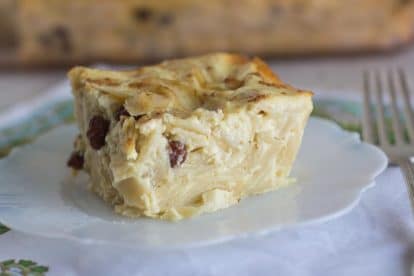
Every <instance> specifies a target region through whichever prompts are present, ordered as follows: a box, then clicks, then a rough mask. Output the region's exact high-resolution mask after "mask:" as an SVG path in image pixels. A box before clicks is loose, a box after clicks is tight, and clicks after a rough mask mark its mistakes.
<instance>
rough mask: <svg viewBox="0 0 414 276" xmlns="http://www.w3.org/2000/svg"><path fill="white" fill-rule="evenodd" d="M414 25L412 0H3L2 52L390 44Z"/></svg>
mask: <svg viewBox="0 0 414 276" xmlns="http://www.w3.org/2000/svg"><path fill="white" fill-rule="evenodd" d="M413 32H414V1H412V0H209V1H204V0H164V1H163V0H158V1H157V0H154V1H147V0H122V1H119V0H71V1H67V0H1V1H0V33H1V35H0V40H1V43H0V47H2V49H3V54H0V59H2V57H3V63H4V61H7V62H9V63H14V64H20V65H61V64H62V65H63V64H64V65H69V64H78V63H90V62H116V63H137V62H142V61H154V60H159V59H163V58H169V57H179V56H186V55H194V54H202V53H206V52H211V51H234V52H241V53H245V54H254V55H260V56H296V55H304V54H324V53H344V52H359V51H370V50H385V49H391V48H393V47H396V46H399V45H402V44H404V43H406V42H408V41H410V40H411V38H412V36H413ZM4 53H6V54H4ZM1 63H2V60H0V64H1Z"/></svg>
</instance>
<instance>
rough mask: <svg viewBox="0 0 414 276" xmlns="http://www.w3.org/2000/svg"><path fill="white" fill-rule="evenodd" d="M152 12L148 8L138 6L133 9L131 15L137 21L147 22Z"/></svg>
mask: <svg viewBox="0 0 414 276" xmlns="http://www.w3.org/2000/svg"><path fill="white" fill-rule="evenodd" d="M153 15H154V14H153V12H152V11H151V10H150V9H149V8H145V7H138V8H136V9H135V10H134V11H133V16H134V18H135V19H136V20H137V21H140V22H147V21H149V20H150V19H151V18H152V17H153Z"/></svg>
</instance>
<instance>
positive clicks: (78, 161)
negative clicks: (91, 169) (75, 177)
mask: <svg viewBox="0 0 414 276" xmlns="http://www.w3.org/2000/svg"><path fill="white" fill-rule="evenodd" d="M83 162H84V159H83V155H82V154H81V153H80V152H78V151H74V152H72V154H71V155H70V157H69V159H68V161H67V162H66V165H67V166H68V167H71V168H73V169H75V170H81V169H82V168H83Z"/></svg>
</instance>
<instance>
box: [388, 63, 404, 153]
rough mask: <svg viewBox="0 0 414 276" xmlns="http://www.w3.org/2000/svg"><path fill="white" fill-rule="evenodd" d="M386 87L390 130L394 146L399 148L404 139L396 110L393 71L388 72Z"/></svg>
mask: <svg viewBox="0 0 414 276" xmlns="http://www.w3.org/2000/svg"><path fill="white" fill-rule="evenodd" d="M387 75H388V86H389V94H390V98H391V112H392V116H391V120H392V128H393V130H394V137H395V144H396V145H398V146H400V145H402V144H404V139H403V136H402V133H403V129H402V126H401V122H400V116H399V112H398V108H397V99H396V90H397V89H396V84H395V78H394V74H393V70H391V69H390V70H388V74H387Z"/></svg>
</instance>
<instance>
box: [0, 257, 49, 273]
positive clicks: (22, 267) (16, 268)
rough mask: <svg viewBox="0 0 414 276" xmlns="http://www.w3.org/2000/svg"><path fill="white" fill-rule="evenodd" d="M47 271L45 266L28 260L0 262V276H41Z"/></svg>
mask: <svg viewBox="0 0 414 276" xmlns="http://www.w3.org/2000/svg"><path fill="white" fill-rule="evenodd" d="M48 271H49V268H48V267H47V266H43V265H38V264H37V263H36V262H33V261H30V260H19V261H16V260H13V259H11V260H5V261H2V262H0V276H14V275H16V276H20V275H22V276H43V275H46V272H48Z"/></svg>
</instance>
